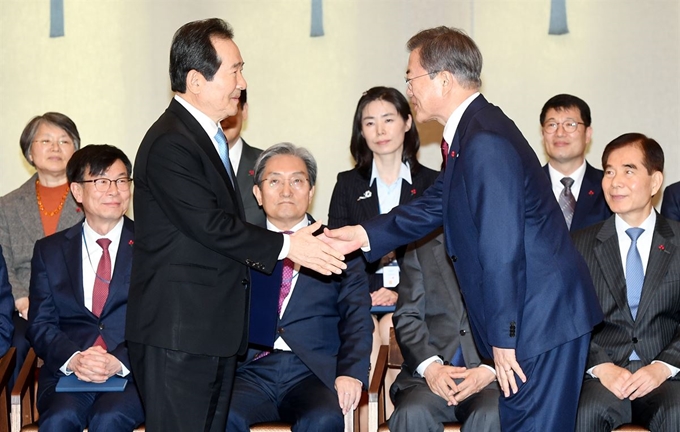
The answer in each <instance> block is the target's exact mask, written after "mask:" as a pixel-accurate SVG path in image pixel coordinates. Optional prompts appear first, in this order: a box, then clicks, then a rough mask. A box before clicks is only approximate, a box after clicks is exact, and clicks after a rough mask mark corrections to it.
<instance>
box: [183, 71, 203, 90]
mask: <svg viewBox="0 0 680 432" xmlns="http://www.w3.org/2000/svg"><path fill="white" fill-rule="evenodd" d="M204 81H205V78H204V77H203V74H202V73H200V72H199V71H197V70H195V69H191V70H190V71H189V73H188V74H187V82H186V85H187V92H191V93H193V94H195V95H196V94H199V93H201V90H202V87H203V83H204Z"/></svg>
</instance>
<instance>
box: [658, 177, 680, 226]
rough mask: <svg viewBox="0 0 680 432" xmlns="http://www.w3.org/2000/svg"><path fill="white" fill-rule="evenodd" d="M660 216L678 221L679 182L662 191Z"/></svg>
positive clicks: (679, 204)
mask: <svg viewBox="0 0 680 432" xmlns="http://www.w3.org/2000/svg"><path fill="white" fill-rule="evenodd" d="M661 214H662V215H663V216H664V217H666V218H668V219H672V220H674V221H680V182H677V183H673V184H671V185H668V186H666V189H664V191H663V202H662V203H661Z"/></svg>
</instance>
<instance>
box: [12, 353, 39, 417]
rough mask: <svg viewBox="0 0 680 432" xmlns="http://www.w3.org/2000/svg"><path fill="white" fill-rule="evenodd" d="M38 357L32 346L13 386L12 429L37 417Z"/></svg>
mask: <svg viewBox="0 0 680 432" xmlns="http://www.w3.org/2000/svg"><path fill="white" fill-rule="evenodd" d="M37 363H38V357H37V356H36V355H35V351H33V348H31V349H30V350H29V351H28V354H27V355H26V360H24V364H23V366H21V370H20V371H19V375H18V376H17V380H16V382H15V383H14V387H13V388H12V397H11V400H12V430H13V431H18V430H21V427H22V426H23V425H26V424H29V423H33V422H34V421H35V419H36V418H37V414H36V413H37V408H36V403H35V390H36V388H35V371H36V367H37Z"/></svg>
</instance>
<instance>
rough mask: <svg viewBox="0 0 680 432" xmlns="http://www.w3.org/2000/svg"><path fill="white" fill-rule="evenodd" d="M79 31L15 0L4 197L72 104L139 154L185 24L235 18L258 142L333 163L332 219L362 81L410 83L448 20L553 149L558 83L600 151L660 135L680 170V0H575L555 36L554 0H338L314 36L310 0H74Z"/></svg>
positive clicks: (494, 96) (0, 56) (430, 142)
mask: <svg viewBox="0 0 680 432" xmlns="http://www.w3.org/2000/svg"><path fill="white" fill-rule="evenodd" d="M64 3H65V17H66V18H65V28H66V36H65V37H62V38H49V37H48V35H49V1H47V0H0V101H1V102H2V108H1V109H2V114H1V115H0V195H3V194H5V193H7V192H9V191H11V190H13V189H14V188H16V187H17V186H19V185H20V184H21V183H22V182H24V181H25V180H26V179H27V178H28V176H29V175H30V174H31V173H32V171H31V169H30V167H29V166H28V165H27V164H26V163H25V162H23V158H22V156H21V153H20V150H19V145H18V142H19V135H20V134H21V131H22V129H23V127H24V126H25V124H26V122H27V121H28V120H29V119H30V118H31V117H32V116H34V115H36V114H41V113H43V112H45V111H60V112H63V113H65V114H67V115H68V116H70V117H71V118H72V119H73V120H74V121H75V122H76V124H77V125H78V128H79V130H80V133H81V136H82V140H83V143H109V144H113V145H116V146H119V147H121V148H122V149H123V150H124V151H125V152H126V153H127V154H128V155H129V156H130V157H131V158H133V157H134V155H135V153H136V149H137V146H138V144H139V142H140V141H141V139H142V137H143V135H144V133H145V131H146V130H147V128H148V127H149V126H150V125H151V123H153V121H154V120H155V119H156V118H157V117H158V116H159V115H160V114H161V112H162V111H163V110H164V109H165V107H166V106H167V104H168V102H169V100H170V97H171V92H170V84H169V79H168V73H167V70H168V53H169V47H170V42H171V38H172V35H173V33H174V31H175V30H176V29H177V28H178V27H179V26H181V25H182V24H184V23H186V22H188V21H192V20H195V19H201V18H208V17H213V16H217V17H221V18H223V19H225V20H226V21H228V22H229V23H230V24H232V26H233V27H234V30H235V41H236V43H237V44H238V45H239V47H240V49H241V52H242V54H243V58H244V60H245V62H246V66H245V71H244V74H245V77H246V79H247V81H248V97H249V102H250V119H249V122H248V124H247V125H246V129H245V130H244V132H243V135H244V137H246V139H247V140H248V142H249V143H251V144H253V145H255V146H258V147H262V148H264V147H267V146H269V145H272V144H274V143H277V142H280V141H291V142H293V143H295V144H298V145H303V146H305V147H308V148H309V149H310V150H311V151H312V152H313V153H314V155H315V156H316V158H317V159H318V162H319V170H320V175H319V180H318V186H317V198H316V200H315V202H314V207H313V213H314V214H315V215H316V217H317V218H322V219H324V220H325V219H326V215H327V209H328V202H329V200H330V195H331V192H332V190H333V185H334V184H335V176H336V174H337V173H338V172H339V171H341V170H346V169H350V168H351V167H352V161H351V157H350V155H349V138H350V133H351V123H352V115H353V113H354V109H355V107H356V102H357V100H358V98H359V97H360V95H361V93H362V92H363V91H365V90H367V89H368V88H370V87H372V86H375V85H388V86H394V87H397V88H399V89H401V90H402V91H404V90H405V87H404V81H403V76H404V70H405V66H406V61H407V57H408V54H407V52H406V49H405V47H404V45H405V43H406V41H407V40H408V38H409V37H410V36H411V35H413V34H414V33H416V32H417V31H418V30H420V29H424V28H428V27H433V26H437V25H447V26H454V27H460V28H463V29H465V30H466V31H467V32H468V33H470V34H471V35H472V36H473V38H474V39H475V40H476V41H477V43H478V44H479V47H480V49H481V51H482V53H483V55H484V68H483V73H482V78H483V81H484V84H483V87H482V91H483V93H484V94H485V96H486V97H487V99H489V100H490V101H491V102H493V103H495V104H496V105H499V106H500V107H501V108H502V109H503V110H504V111H505V112H506V113H507V114H508V115H509V116H510V117H511V118H513V119H514V120H515V122H516V123H517V125H518V126H519V128H520V129H521V130H522V132H523V133H524V135H525V136H526V138H527V140H528V141H529V142H530V143H531V144H532V146H533V147H534V149H535V150H536V152H537V154H538V155H539V158H540V159H541V160H545V156H544V154H543V149H542V145H541V137H540V129H539V124H538V115H539V112H540V109H541V106H542V105H543V103H544V102H545V101H546V100H547V99H548V98H549V97H551V96H553V95H555V94H557V93H564V92H566V93H573V94H575V95H578V96H580V97H582V98H583V99H585V100H586V101H587V102H588V103H589V104H590V106H591V109H592V113H593V128H594V134H593V144H592V146H591V149H590V152H589V157H588V159H589V160H590V161H591V162H592V163H593V164H594V165H595V166H599V165H600V163H599V159H600V155H601V152H602V149H603V147H604V146H605V145H606V144H607V142H609V141H610V140H611V139H613V138H615V137H616V136H618V135H620V134H622V133H625V132H632V131H636V132H642V133H645V134H647V135H649V136H651V137H653V138H655V139H657V140H658V141H659V142H660V143H661V145H662V147H663V148H664V150H665V152H666V184H668V183H670V182H673V181H678V180H680V147H679V146H678V143H679V141H680V30H679V28H680V2H679V1H678V0H647V1H642V2H641V1H639V0H567V14H568V24H569V30H570V33H569V34H567V35H563V36H549V35H548V23H549V15H550V0H323V9H324V14H323V20H324V29H325V36H323V37H320V38H311V37H310V17H311V0H220V1H215V0H213V1H209V0H184V1H179V0H96V1H92V0H65V2H64ZM419 130H420V131H421V135H422V136H423V138H424V139H423V141H424V142H425V145H423V147H422V149H421V155H420V156H421V160H422V161H423V162H424V163H425V164H426V165H428V166H430V167H437V166H438V165H439V158H440V157H439V147H438V144H437V143H438V142H439V140H440V137H441V135H440V133H441V127H440V126H438V125H436V124H428V125H419Z"/></svg>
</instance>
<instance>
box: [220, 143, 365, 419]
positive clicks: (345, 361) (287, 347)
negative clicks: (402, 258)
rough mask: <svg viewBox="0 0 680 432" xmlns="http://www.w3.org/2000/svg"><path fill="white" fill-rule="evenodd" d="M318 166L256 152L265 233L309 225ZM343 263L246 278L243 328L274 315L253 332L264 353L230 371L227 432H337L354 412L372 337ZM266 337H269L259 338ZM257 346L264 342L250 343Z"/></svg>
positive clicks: (351, 267)
mask: <svg viewBox="0 0 680 432" xmlns="http://www.w3.org/2000/svg"><path fill="white" fill-rule="evenodd" d="M316 174H317V165H316V161H315V160H314V157H313V156H312V155H311V153H309V151H307V150H306V149H304V148H300V147H296V146H294V145H293V144H290V143H280V144H276V145H274V146H272V147H270V148H268V149H267V150H265V151H264V152H263V153H262V154H261V156H260V158H259V159H258V160H257V163H256V164H255V179H256V182H255V186H253V188H252V190H253V192H254V194H255V197H256V198H257V202H258V203H259V204H260V205H261V206H262V208H263V209H264V211H265V213H266V214H267V228H268V229H269V230H271V231H275V232H281V231H296V230H298V229H300V228H303V227H306V226H308V225H309V224H311V223H313V219H312V217H311V216H310V215H309V214H308V213H307V210H308V208H309V206H310V204H311V202H312V198H313V196H314V191H315V183H316ZM354 255H355V257H354V258H352V259H349V260H348V262H347V265H348V268H347V270H346V271H345V272H343V274H342V275H333V276H322V275H319V274H317V273H315V272H313V271H310V270H309V269H306V268H301V267H300V266H297V265H292V263H291V262H290V261H289V260H283V261H282V262H280V263H279V265H277V266H276V269H275V270H274V272H273V273H272V275H271V276H265V275H262V274H257V275H253V280H252V284H253V298H252V302H251V323H252V319H253V318H255V317H259V316H260V315H261V314H262V313H263V309H267V308H268V307H271V308H272V309H278V310H277V312H276V313H277V315H276V318H277V319H275V320H271V322H269V324H268V325H266V326H263V325H262V321H264V320H263V319H261V320H259V322H258V323H255V324H253V326H252V327H251V338H252V337H253V334H254V333H255V331H254V329H255V328H256V327H260V328H262V327H264V329H263V332H262V333H265V335H266V336H267V339H269V338H270V339H271V342H273V345H270V344H269V342H267V344H266V346H255V345H251V346H250V349H249V350H248V353H247V355H246V358H245V360H244V361H243V363H240V364H239V366H238V368H237V371H236V380H235V383H234V393H233V396H232V403H231V408H230V410H229V418H228V422H227V431H228V432H248V431H250V426H251V425H253V424H255V423H261V422H272V421H285V422H289V423H293V430H295V431H300V432H302V431H310V432H314V431H324V432H331V431H338V432H341V431H343V430H344V418H343V415H344V414H345V413H346V412H348V411H350V410H353V409H355V408H356V406H357V405H358V403H359V400H360V398H361V389H362V387H364V388H366V387H367V386H368V369H369V356H370V353H371V342H372V332H373V321H372V319H371V312H370V308H371V299H370V295H369V293H368V277H367V275H366V272H365V271H364V266H365V261H364V260H363V258H362V257H361V256H360V255H357V254H354ZM266 330H268V331H266ZM259 343H260V345H262V344H263V343H264V342H259Z"/></svg>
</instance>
